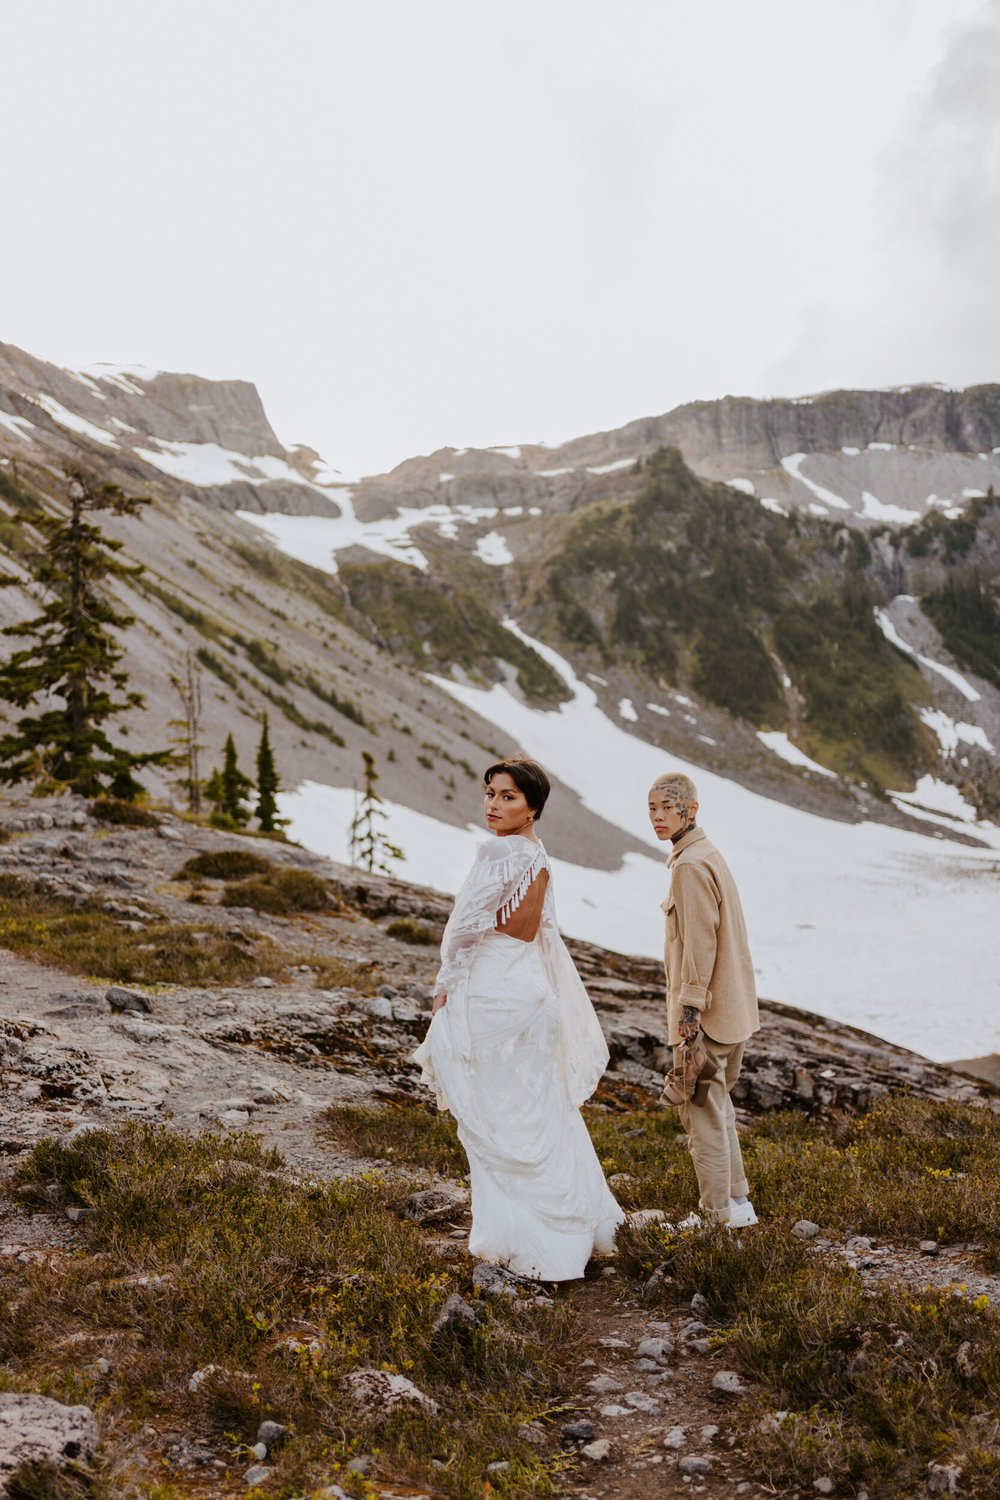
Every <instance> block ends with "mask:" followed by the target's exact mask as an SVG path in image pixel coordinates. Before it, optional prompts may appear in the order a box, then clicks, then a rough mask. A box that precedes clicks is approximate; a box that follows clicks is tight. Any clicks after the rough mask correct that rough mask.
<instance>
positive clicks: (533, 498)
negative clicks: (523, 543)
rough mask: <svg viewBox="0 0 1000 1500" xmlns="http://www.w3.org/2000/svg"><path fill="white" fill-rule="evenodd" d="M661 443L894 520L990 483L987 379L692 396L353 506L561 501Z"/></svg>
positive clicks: (410, 470)
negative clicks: (960, 385)
mask: <svg viewBox="0 0 1000 1500" xmlns="http://www.w3.org/2000/svg"><path fill="white" fill-rule="evenodd" d="M661 447H674V448H678V449H679V450H680V452H681V454H682V455H683V457H684V461H685V463H687V465H688V466H689V468H691V469H693V470H694V472H695V473H696V474H698V475H700V476H701V477H702V478H705V479H721V480H725V481H727V482H728V483H732V484H734V485H735V486H736V487H737V488H739V489H742V490H744V492H746V493H747V494H752V495H754V496H755V497H756V498H758V499H759V500H760V501H761V503H762V504H764V505H765V506H768V507H770V508H774V507H781V508H783V509H786V510H787V509H799V510H807V511H809V512H810V513H812V514H816V515H825V516H828V517H829V518H831V519H837V517H838V515H847V516H849V517H853V518H855V519H856V520H857V521H858V522H859V523H860V524H863V525H866V526H867V525H878V524H879V523H881V522H885V521H888V522H894V523H906V522H908V521H912V520H916V519H918V518H919V517H920V516H922V515H924V514H925V513H927V512H928V511H934V510H939V511H944V512H948V511H953V510H956V509H961V508H963V506H964V504H965V503H966V502H967V501H968V500H969V499H970V498H972V497H973V496H974V495H977V494H985V493H986V492H987V491H988V490H989V488H990V486H993V488H994V489H1000V385H985V386H977V387H973V388H970V389H969V390H965V391H951V390H946V389H943V388H941V387H938V386H912V387H906V388H902V389H899V390H882V391H833V392H829V393H827V394H825V395H820V396H810V397H800V398H797V399H793V400H774V401H757V400H752V399H750V398H749V397H734V396H727V397H724V398H723V399H722V400H719V401H695V402H691V403H689V404H688V405H686V406H680V407H677V408H676V409H675V410H674V411H670V412H667V413H665V414H664V415H663V416H659V417H644V418H642V419H641V420H639V421H636V422H630V423H628V424H627V425H626V426H625V427H620V428H616V429H614V430H612V431H608V432H599V433H592V434H590V435H589V436H587V437H580V438H574V439H573V440H572V441H571V442H568V443H563V444H562V445H561V446H559V447H557V448H542V447H539V446H538V445H530V444H529V445H524V446H521V447H513V448H491V449H454V448H445V449H442V450H440V451H439V452H437V453H434V454H431V455H430V456H429V457H427V458H415V459H409V460H407V461H406V462H405V463H403V464H400V465H399V467H398V468H396V469H394V470H393V471H392V473H391V474H387V475H380V476H378V477H376V478H372V479H366V480H363V481H362V483H361V484H360V485H359V486H358V487H357V492H356V503H357V506H358V509H359V512H360V513H361V514H364V515H377V514H384V513H386V512H387V511H388V510H390V509H392V508H393V507H394V506H395V505H397V504H399V503H400V500H401V497H403V496H404V495H405V496H406V497H407V501H408V503H411V504H412V503H414V502H415V501H417V502H418V503H421V504H428V503H430V502H431V501H432V500H434V499H438V500H445V499H448V500H450V501H451V503H463V504H483V503H489V504H496V505H499V506H510V505H517V504H519V503H520V504H530V503H536V504H539V505H543V506H544V507H545V509H546V510H553V509H555V510H567V509H572V508H573V507H574V506H576V505H577V504H579V503H580V501H581V500H582V501H583V502H584V503H585V502H586V501H587V500H589V499H593V498H596V497H597V496H598V495H599V494H601V493H603V492H605V491H607V490H609V489H610V490H612V491H613V492H616V493H617V492H618V491H619V490H620V489H621V488H623V487H624V488H625V489H627V488H628V479H627V477H626V476H627V473H628V471H629V470H630V469H631V467H632V466H633V465H634V464H635V461H636V460H637V459H643V458H648V457H649V456H650V454H652V453H653V452H654V451H655V450H656V449H657V448H661Z"/></svg>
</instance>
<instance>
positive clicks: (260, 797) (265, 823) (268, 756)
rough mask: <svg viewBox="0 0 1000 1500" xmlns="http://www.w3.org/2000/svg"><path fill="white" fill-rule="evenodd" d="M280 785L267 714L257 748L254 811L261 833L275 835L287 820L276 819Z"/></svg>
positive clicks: (262, 724) (261, 727)
mask: <svg viewBox="0 0 1000 1500" xmlns="http://www.w3.org/2000/svg"><path fill="white" fill-rule="evenodd" d="M280 789H281V783H280V782H279V780H278V773H277V771H276V769H275V765H274V751H273V750H272V749H271V737H270V734H269V733H268V724H267V714H265V715H264V718H263V721H262V723H261V726H260V743H259V745H258V746H257V806H256V808H255V809H254V811H255V812H256V815H257V823H258V825H259V827H260V829H261V832H262V833H276V832H277V831H278V829H279V828H284V826H285V824H286V823H287V822H288V819H287V818H279V817H278V792H279V791H280Z"/></svg>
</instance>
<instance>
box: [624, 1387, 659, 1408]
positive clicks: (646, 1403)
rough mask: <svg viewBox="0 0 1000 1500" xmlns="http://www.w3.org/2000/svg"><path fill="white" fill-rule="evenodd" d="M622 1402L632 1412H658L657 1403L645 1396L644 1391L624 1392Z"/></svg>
mask: <svg viewBox="0 0 1000 1500" xmlns="http://www.w3.org/2000/svg"><path fill="white" fill-rule="evenodd" d="M622 1400H623V1401H624V1402H625V1403H626V1405H628V1406H631V1408H632V1410H633V1411H645V1412H658V1411H659V1410H660V1403H659V1401H654V1399H653V1397H652V1396H647V1395H646V1393H645V1391H626V1392H625V1395H624V1396H623V1397H622Z"/></svg>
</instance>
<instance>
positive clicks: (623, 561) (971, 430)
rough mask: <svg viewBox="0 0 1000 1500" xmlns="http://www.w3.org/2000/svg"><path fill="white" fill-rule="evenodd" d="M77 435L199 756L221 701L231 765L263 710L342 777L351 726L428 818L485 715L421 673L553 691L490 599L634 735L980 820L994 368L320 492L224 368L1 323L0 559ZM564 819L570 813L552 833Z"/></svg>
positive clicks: (4, 602) (294, 776)
mask: <svg viewBox="0 0 1000 1500" xmlns="http://www.w3.org/2000/svg"><path fill="white" fill-rule="evenodd" d="M78 461H83V462H84V463H86V464H88V465H89V466H91V467H92V468H93V469H95V471H97V472H100V473H101V474H102V475H105V476H106V477H108V478H111V479H114V480H116V481H117V482H118V483H120V484H121V485H122V486H123V487H124V488H125V489H126V490H127V491H129V492H131V493H146V494H149V495H151V496H152V497H153V500H154V505H153V507H151V509H150V511H149V512H148V514H147V517H146V519H145V520H144V521H143V522H141V523H140V522H135V523H125V522H116V523H114V524H115V526H116V528H117V530H118V531H119V532H120V534H121V535H122V538H123V540H124V541H125V543H126V547H127V550H128V551H129V553H130V554H131V555H133V556H135V557H136V558H137V559H138V560H140V561H144V562H146V564H147V566H148V567H149V570H150V571H149V574H148V576H147V578H146V580H145V581H144V582H143V584H142V585H141V589H140V592H139V595H138V597H137V599H134V600H130V601H129V602H130V605H131V607H133V608H134V610H135V612H136V614H137V617H138V624H137V626H136V629H135V631H134V633H133V635H132V636H130V639H129V641H128V643H127V644H128V646H129V648H130V655H131V665H132V669H133V671H134V673H135V675H136V678H137V682H138V685H139V686H140V687H142V688H143V689H144V690H145V691H146V692H147V696H148V697H149V698H150V701H151V703H152V704H153V712H152V714H151V715H150V716H149V717H148V718H147V719H146V720H144V721H143V725H144V728H143V730H142V732H143V734H144V735H145V734H154V735H155V736H156V737H157V738H158V739H159V738H162V736H163V734H165V733H166V732H167V722H168V720H169V719H170V718H172V717H174V716H175V714H176V704H175V703H174V702H172V697H171V694H172V690H171V689H170V687H169V678H170V674H171V672H175V671H176V670H177V669H178V667H179V663H180V659H181V657H182V654H183V651H184V649H185V648H186V647H188V646H190V647H191V648H192V649H195V650H197V652H198V654H199V658H200V660H201V663H202V666H203V669H204V671H205V672H206V673H207V674H208V680H209V682H210V687H211V691H210V692H209V694H208V708H207V709H206V716H207V721H208V736H209V744H210V750H209V754H210V756H211V754H212V753H213V752H212V749H211V747H212V745H213V744H214V743H215V742H216V741H217V740H218V739H219V738H220V737H221V735H222V734H223V733H224V732H225V729H226V728H227V727H229V726H230V724H232V725H233V726H234V727H235V729H236V731H237V737H238V739H239V740H240V741H241V750H242V753H243V757H244V760H246V759H248V757H249V752H250V749H251V746H252V741H253V737H254V735H255V732H256V726H257V721H258V718H259V713H260V710H261V708H262V707H263V706H265V705H266V706H268V709H269V712H270V713H271V715H272V720H273V723H274V727H275V731H276V734H277V745H278V749H279V754H280V756H281V757H282V760H283V769H284V774H285V777H286V780H288V781H298V780H306V779H311V780H314V781H316V782H318V783H326V784H334V785H350V784H351V783H352V782H353V781H354V780H355V779H356V776H357V769H358V764H359V756H360V751H361V749H362V748H364V747H371V748H373V749H374V750H375V751H376V752H377V754H378V758H379V762H380V768H381V770H382V773H383V776H384V777H385V778H386V789H387V791H388V792H389V793H390V794H391V795H392V796H393V797H394V798H395V799H396V800H398V801H399V802H401V803H408V804H409V805H412V806H415V807H424V806H426V805H427V803H428V801H429V800H430V801H434V800H435V799H439V800H440V802H441V803H442V804H443V806H442V815H443V816H444V817H445V819H451V820H455V821H459V820H460V818H461V816H462V814H461V812H460V809H459V806H458V805H456V803H457V801H458V800H459V792H460V790H461V789H462V778H463V777H465V778H467V777H468V776H469V775H474V774H475V773H474V771H473V770H472V769H471V768H472V767H473V766H475V765H476V764H477V763H478V759H479V757H480V756H481V753H482V747H483V746H487V745H488V746H489V747H490V750H489V752H488V753H492V748H493V745H492V741H493V736H492V734H491V732H490V731H489V729H488V727H487V726H484V725H479V726H477V725H476V724H475V723H474V721H473V720H472V719H468V721H467V722H466V723H464V724H463V723H460V722H459V723H456V722H454V719H455V712H456V711H455V709H454V707H453V706H452V705H448V704H447V703H446V702H445V701H444V700H443V699H441V698H440V696H439V695H438V693H437V691H436V689H434V688H433V687H431V686H430V685H429V684H428V683H427V682H426V680H425V679H424V677H423V675H422V674H423V673H425V672H427V671H430V672H434V673H437V674H439V675H442V676H445V677H451V678H452V679H453V680H455V681H458V682H466V683H468V684H472V685H476V684H479V685H489V684H491V683H498V682H501V681H509V682H511V683H512V684H514V685H515V689H516V691H518V692H519V693H521V695H522V696H523V697H524V698H525V699H526V700H528V701H530V702H532V703H535V704H538V705H541V706H544V707H549V708H553V707H555V706H556V705H557V704H559V703H560V702H563V701H564V700H565V684H564V682H563V680H562V679H561V678H560V676H559V674H558V673H556V672H553V671H552V669H551V667H550V666H549V665H548V664H547V663H546V662H545V661H544V660H543V659H542V657H541V656H540V655H539V653H538V652H537V651H535V650H534V649H533V648H532V647H531V646H530V644H526V643H525V641H524V640H522V639H521V638H520V637H519V636H518V635H516V634H515V633H512V632H511V631H510V630H508V629H506V628H505V625H504V622H505V621H507V620H509V619H512V620H514V621H515V622H516V623H520V624H522V625H524V627H525V628H527V629H529V630H530V631H531V632H532V633H533V634H534V635H536V636H538V637H539V638H540V639H541V640H543V641H545V642H548V643H550V644H551V645H553V646H555V647H556V648H558V649H559V650H560V651H561V652H563V653H564V654H565V655H566V656H567V658H569V659H570V660H571V661H572V662H573V663H574V665H575V666H576V668H577V670H579V671H581V672H583V673H586V674H589V676H588V680H589V681H590V682H592V683H593V685H594V689H595V691H596V692H597V694H598V697H599V700H600V702H601V705H602V706H603V707H604V708H605V709H606V711H608V712H610V713H612V714H614V715H616V716H617V717H619V718H620V719H621V721H622V722H623V723H624V724H626V725H629V726H633V727H634V732H636V733H638V734H641V735H642V737H643V738H645V739H646V740H648V741H649V742H651V743H657V744H662V745H663V746H664V747H665V748H666V749H669V750H670V751H671V752H672V753H674V754H680V755H684V756H686V757H687V758H689V759H691V760H693V761H695V762H697V763H700V764H703V765H706V766H708V767H710V768H711V769H713V770H714V771H716V772H718V773H720V774H722V775H726V776H732V777H734V778H736V779H738V780H740V781H742V782H743V783H744V784H746V785H748V786H751V787H754V788H755V789H757V790H760V791H762V792H765V793H766V794H767V795H769V796H774V797H777V798H779V799H781V800H787V801H792V802H798V803H804V804H806V805H808V806H810V807H812V808H815V809H817V810H822V811H825V812H828V813H830V814H832V815H834V816H839V817H846V818H858V817H860V816H862V815H864V816H873V815H875V816H885V817H892V818H901V817H908V816H909V810H908V809H907V804H906V800H905V799H906V797H911V798H914V799H915V800H916V801H917V802H918V803H919V802H920V801H921V799H922V800H923V803H924V804H925V805H928V804H929V811H930V813H931V815H933V816H938V815H940V814H941V813H942V810H944V813H945V816H946V817H947V815H948V811H949V808H951V810H952V811H954V808H960V805H961V804H960V800H959V801H957V802H956V803H955V804H954V807H951V804H949V803H948V799H949V798H950V797H952V796H954V797H955V798H956V799H960V796H961V797H964V798H965V799H966V801H967V803H970V804H972V805H973V806H974V807H976V808H978V809H979V811H980V812H982V813H986V814H989V815H991V816H997V815H1000V771H998V757H997V752H996V747H997V746H998V745H1000V647H998V639H1000V615H998V611H997V604H996V598H995V579H996V577H997V574H998V571H1000V567H998V564H1000V520H998V513H997V507H996V505H995V503H994V501H993V499H992V493H993V491H992V485H993V484H994V482H995V481H996V480H997V479H1000V386H984V387H979V388H977V389H975V390H971V391H964V392H953V391H946V390H942V389H939V388H937V387H930V386H924V387H914V388H912V389H909V390H898V391H874V392H835V393H831V394H829V395H825V396H819V397H814V398H803V399H800V400H792V401H770V402H761V401H750V400H742V399H736V398H725V399H724V400H721V401H716V402H697V403H692V404H690V405H688V406H685V407H681V408H678V409H677V410H676V411H674V412H670V413H667V414H665V415H664V416H662V417H656V418H648V419H643V420H641V421H638V422H634V423H630V424H629V425H628V426H626V427H623V428H620V429H618V430H616V431H613V432H606V433H598V434H592V435H590V436H588V437H581V438H578V439H575V440H573V441H572V442H569V443H566V444H563V445H562V446H561V447H559V448H557V449H545V448H542V447H540V446H537V445H536V446H533V447H529V446H522V447H512V448H494V449H488V450H455V449H446V450H443V451H442V452H440V453H438V454H433V455H430V456H429V457H425V458H415V459H412V460H408V461H407V462H406V463H404V464H402V465H400V466H399V467H398V468H397V469H396V470H394V471H393V472H392V473H391V474H388V475H382V476H375V477H372V478H369V479H366V480H364V481H362V482H361V483H360V484H358V485H354V486H346V485H344V484H343V483H342V482H341V481H340V479H339V478H338V476H337V475H336V473H335V472H334V471H333V470H332V469H330V468H329V466H328V465H326V464H325V463H324V462H323V460H321V459H320V458H319V457H318V455H317V454H315V453H314V452H313V450H311V449H307V448H301V447H296V448H291V449H286V448H284V447H283V446H282V445H281V443H280V442H279V441H278V439H277V437H276V436H275V434H274V432H273V430H272V428H271V427H270V424H269V423H268V421H267V418H266V415H265V413H264V411H263V408H262V406H261V403H260V400H259V397H258V396H257V393H256V391H255V390H254V388H253V387H252V386H251V385H249V384H247V383H246V382H242V381H208V380H202V379H200V378H199V377H196V376H191V375H173V374H165V373H162V372H156V371H150V370H144V369H140V368H134V367H130V368H119V367H112V366H97V367H94V368H93V369H91V370H88V371H69V370H61V369H59V368H57V367H55V366H53V365H50V364H47V363H45V362H43V361H40V360H36V359H33V358H32V357H31V356H30V355H27V354H24V353H22V352H21V351H19V350H16V349H14V348H12V347H10V346H4V345H0V481H2V482H0V543H3V544H4V545H5V547H6V548H7V551H8V553H9V555H10V557H11V566H12V567H13V568H14V570H15V571H16V570H17V553H18V547H19V545H20V543H19V541H18V537H19V535H20V533H18V531H17V527H16V526H15V525H13V521H14V519H15V516H16V515H17V513H18V512H19V511H21V513H22V514H24V513H25V510H26V507H27V508H29V509H30V504H33V503H39V502H40V503H43V504H48V505H50V504H58V503H59V483H58V473H59V470H60V468H61V467H62V466H63V465H65V464H66V463H68V462H78ZM720 480H723V481H725V483H719V482H718V481H720ZM973 480H975V481H976V482H975V483H973V482H972V481H973ZM932 484H933V486H935V488H931V487H930V486H931V485H932ZM29 519H30V518H29ZM247 522H254V523H255V524H256V526H257V527H263V528H264V531H265V532H266V533H267V535H262V534H261V531H260V530H255V529H254V528H253V527H251V526H250V525H248V524H247ZM273 541H277V543H278V545H277V546H274V545H273ZM0 608H2V609H3V611H4V612H5V615H6V616H7V617H18V618H20V617H23V614H24V612H25V610H26V608H27V603H26V600H25V598H24V597H23V596H19V595H18V594H17V593H16V592H13V591H8V593H7V595H6V597H3V596H0ZM136 732H138V731H136ZM477 743H478V746H479V748H476V745H477ZM470 745H471V746H472V748H470ZM466 766H467V767H469V768H470V769H469V771H466V770H465V769H463V767H466ZM456 767H458V771H456V769H455V768H456ZM941 782H943V783H945V790H944V791H943V792H942V791H940V790H939V789H936V788H937V785H938V783H941ZM887 790H891V791H893V792H897V793H900V794H902V795H901V796H900V797H899V798H896V799H895V800H894V801H892V802H885V801H881V800H879V799H880V798H882V796H883V793H884V792H885V791H887ZM969 815H970V813H969V809H968V807H967V808H966V809H965V811H964V813H962V814H961V815H960V821H961V817H965V818H966V819H967V818H968V816H969ZM583 824H586V828H584V826H583ZM949 826H955V825H954V823H953V824H951V825H949ZM593 833H594V829H593V826H592V825H591V824H589V823H588V822H587V820H586V819H584V820H583V823H582V824H581V823H579V822H578V823H577V824H575V825H573V833H572V838H573V840H575V843H574V848H573V851H572V852H573V854H574V857H583V855H584V853H585V852H586V850H587V849H588V848H591V847H592V846H593V845H594V839H593V837H592V835H593ZM625 843H627V841H622V840H621V839H620V838H619V839H618V840H617V841H615V840H612V846H613V848H614V849H616V850H618V851H619V852H620V850H621V849H622V848H623V847H624V846H625ZM610 847H611V846H609V848H610ZM595 857H598V856H596V855H595ZM600 857H601V858H603V859H613V858H614V857H615V856H614V855H613V854H611V853H609V852H607V850H605V852H604V853H603V854H602V855H601V856H600Z"/></svg>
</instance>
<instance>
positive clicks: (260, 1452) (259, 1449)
mask: <svg viewBox="0 0 1000 1500" xmlns="http://www.w3.org/2000/svg"><path fill="white" fill-rule="evenodd" d="M250 1452H251V1453H252V1454H253V1456H254V1458H257V1459H259V1460H260V1462H261V1463H263V1462H264V1460H265V1458H266V1457H267V1444H266V1443H254V1445H253V1447H252V1448H251V1449H250Z"/></svg>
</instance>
